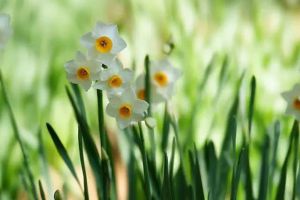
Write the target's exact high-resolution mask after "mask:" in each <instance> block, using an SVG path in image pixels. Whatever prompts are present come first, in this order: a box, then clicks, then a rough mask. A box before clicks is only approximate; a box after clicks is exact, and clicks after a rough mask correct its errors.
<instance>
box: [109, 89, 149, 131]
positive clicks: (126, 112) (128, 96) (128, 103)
mask: <svg viewBox="0 0 300 200" xmlns="http://www.w3.org/2000/svg"><path fill="white" fill-rule="evenodd" d="M148 107H149V104H148V103H147V102H146V101H143V100H140V99H138V98H137V97H136V94H135V93H134V91H133V89H132V88H128V89H127V90H126V91H124V92H123V93H122V94H121V95H111V96H110V97H109V103H108V105H107V107H106V113H107V114H108V115H110V116H111V117H114V118H116V120H117V124H118V126H119V127H120V128H121V129H124V128H126V127H128V126H130V125H132V124H134V123H137V122H139V121H142V120H144V118H145V113H146V111H147V109H148Z"/></svg>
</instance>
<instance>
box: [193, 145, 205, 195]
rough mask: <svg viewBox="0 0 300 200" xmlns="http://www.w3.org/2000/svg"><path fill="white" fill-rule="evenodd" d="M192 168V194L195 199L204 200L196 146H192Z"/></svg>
mask: <svg viewBox="0 0 300 200" xmlns="http://www.w3.org/2000/svg"><path fill="white" fill-rule="evenodd" d="M194 158H195V160H194V162H195V163H194V168H193V173H192V174H193V179H194V184H193V185H194V192H195V197H196V199H199V200H202V199H203V200H204V199H205V197H204V191H203V185H202V178H201V173H200V171H201V170H200V165H199V159H198V153H197V149H196V146H195V145H194Z"/></svg>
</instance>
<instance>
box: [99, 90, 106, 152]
mask: <svg viewBox="0 0 300 200" xmlns="http://www.w3.org/2000/svg"><path fill="white" fill-rule="evenodd" d="M97 101H98V125H99V134H100V144H101V147H103V148H104V149H105V150H107V144H106V142H107V141H106V135H105V127H104V114H103V113H104V110H103V94H102V91H101V90H97Z"/></svg>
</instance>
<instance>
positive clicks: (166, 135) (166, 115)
mask: <svg viewBox="0 0 300 200" xmlns="http://www.w3.org/2000/svg"><path fill="white" fill-rule="evenodd" d="M169 131H170V116H169V113H168V105H167V103H166V104H165V113H164V121H163V128H162V142H161V149H162V150H163V151H165V150H166V149H167V145H168V138H169Z"/></svg>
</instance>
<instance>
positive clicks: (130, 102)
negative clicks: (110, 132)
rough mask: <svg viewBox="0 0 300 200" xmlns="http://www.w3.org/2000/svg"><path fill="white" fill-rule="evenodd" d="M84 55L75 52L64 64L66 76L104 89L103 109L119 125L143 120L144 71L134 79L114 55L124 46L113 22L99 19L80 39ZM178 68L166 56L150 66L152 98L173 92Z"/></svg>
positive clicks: (156, 99)
mask: <svg viewBox="0 0 300 200" xmlns="http://www.w3.org/2000/svg"><path fill="white" fill-rule="evenodd" d="M80 42H81V44H82V45H83V46H84V47H85V48H86V49H87V55H85V54H83V53H81V52H77V53H76V56H75V58H74V59H73V60H70V61H68V62H67V63H66V64H65V70H66V72H67V78H68V80H69V81H70V82H71V83H74V84H80V85H81V86H82V87H83V88H84V90H86V91H88V90H89V89H90V88H91V87H93V88H95V89H98V90H103V91H105V92H106V94H107V97H108V100H109V103H108V105H107V107H106V113H107V114H108V115H110V116H112V117H114V118H115V119H116V120H117V123H118V125H119V127H120V128H121V129H123V128H126V127H128V126H129V125H131V124H133V123H136V122H139V121H142V120H144V118H145V116H146V113H147V109H148V107H149V104H148V103H147V102H146V101H145V74H141V75H139V76H138V77H137V79H136V81H135V82H133V79H134V77H133V76H134V75H133V72H132V71H131V70H130V69H127V68H124V67H123V65H122V63H121V62H120V60H119V59H118V58H117V55H118V54H119V53H120V52H121V51H122V50H123V49H125V47H126V43H125V41H124V40H123V39H122V38H121V37H120V35H119V33H118V28H117V26H116V25H111V24H103V23H100V22H98V23H97V24H96V27H95V28H94V29H93V31H92V32H89V33H86V34H84V35H83V36H82V37H81V39H80ZM179 76H180V72H179V70H178V69H176V68H174V67H173V66H172V65H171V64H170V62H169V61H168V60H166V59H164V60H160V61H157V62H154V63H152V64H151V66H150V83H151V94H150V95H151V102H152V103H155V104H157V103H161V102H165V101H167V100H169V99H170V98H171V96H172V93H173V89H174V83H175V82H176V80H177V79H178V78H179Z"/></svg>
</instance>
